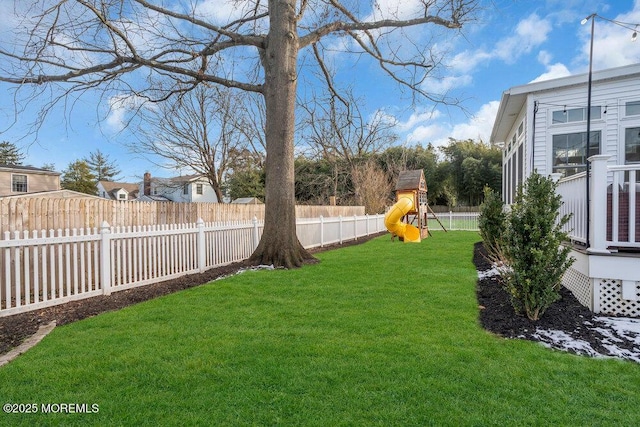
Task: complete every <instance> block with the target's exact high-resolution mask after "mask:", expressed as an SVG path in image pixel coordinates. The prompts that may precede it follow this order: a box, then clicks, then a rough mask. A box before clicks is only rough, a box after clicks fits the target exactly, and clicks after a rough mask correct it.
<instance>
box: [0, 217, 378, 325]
mask: <svg viewBox="0 0 640 427" xmlns="http://www.w3.org/2000/svg"><path fill="white" fill-rule="evenodd" d="M262 228H263V223H262V221H258V220H257V219H254V220H253V221H243V222H225V223H208V224H205V223H204V222H203V221H202V220H199V221H198V222H197V223H195V224H180V225H159V226H134V227H110V226H109V224H107V223H106V222H105V223H103V224H102V227H101V228H99V229H98V228H93V229H86V230H85V229H80V230H77V229H73V230H68V229H67V230H64V231H62V230H57V231H56V232H54V231H53V230H49V231H48V232H46V231H45V230H42V231H40V232H38V231H33V232H28V231H24V232H14V233H10V232H8V231H7V232H5V233H4V239H3V240H0V275H1V276H0V317H2V316H8V315H11V314H16V313H21V312H26V311H30V310H35V309H39V308H44V307H48V306H53V305H57V304H62V303H65V302H68V301H73V300H79V299H83V298H89V297H92V296H97V295H109V294H111V292H114V291H119V290H124V289H129V288H133V287H137V286H143V285H147V284H151V283H155V282H160V281H164V280H169V279H172V278H176V277H179V276H183V275H186V274H191V273H198V272H203V271H205V270H208V269H210V268H213V267H219V266H223V265H226V264H230V263H232V262H237V261H242V260H245V259H247V258H248V257H249V256H250V255H251V253H252V252H253V250H254V249H255V247H256V246H257V244H258V242H259V240H260V236H261V234H262ZM384 230H385V227H384V215H374V216H368V215H365V216H352V217H344V218H342V217H338V218H323V217H320V218H317V219H300V220H298V223H297V233H298V238H299V240H300V242H301V243H302V245H303V246H304V247H305V248H312V247H319V246H324V245H329V244H334V243H342V242H344V241H348V240H354V239H357V238H359V237H363V236H367V235H370V234H376V233H378V232H381V231H384Z"/></svg>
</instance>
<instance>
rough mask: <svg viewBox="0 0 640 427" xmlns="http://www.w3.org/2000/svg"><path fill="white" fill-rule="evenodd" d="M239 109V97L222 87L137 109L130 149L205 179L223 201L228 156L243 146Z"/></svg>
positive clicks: (203, 88) (241, 105) (197, 90)
mask: <svg viewBox="0 0 640 427" xmlns="http://www.w3.org/2000/svg"><path fill="white" fill-rule="evenodd" d="M243 108H244V99H243V97H242V93H234V92H233V91H232V90H231V89H229V88H226V87H224V86H214V87H212V88H208V87H206V86H203V85H201V86H198V87H196V88H195V89H194V90H192V91H190V92H187V93H185V94H184V95H182V96H179V97H176V98H175V99H171V100H169V101H167V102H164V103H154V104H151V105H147V106H146V107H145V108H141V109H140V110H139V115H138V119H139V125H138V131H137V132H136V135H137V136H138V138H137V141H136V142H135V143H132V144H129V148H130V150H131V151H133V152H136V153H140V154H149V153H152V154H155V155H158V156H159V157H161V158H163V159H164V160H168V161H169V164H168V165H167V164H166V163H164V164H160V165H159V166H163V167H167V166H168V167H171V168H176V169H188V170H190V171H191V172H192V173H196V174H202V175H205V176H206V177H207V179H208V180H209V184H211V187H212V188H213V190H214V191H215V193H216V197H217V199H218V201H219V202H222V199H223V194H222V182H223V180H224V175H225V172H226V170H227V167H228V164H229V156H230V154H231V153H233V152H234V150H236V149H238V148H239V147H240V146H241V145H244V144H247V142H245V141H246V140H245V134H246V132H244V131H241V130H240V129H241V128H242V127H243V125H242V124H240V123H241V122H240V120H241V118H242V117H244V116H245V114H243ZM251 142H253V141H249V143H251Z"/></svg>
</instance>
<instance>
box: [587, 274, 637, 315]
mask: <svg viewBox="0 0 640 427" xmlns="http://www.w3.org/2000/svg"><path fill="white" fill-rule="evenodd" d="M595 292H596V293H597V300H598V304H597V305H598V307H597V309H598V310H597V312H599V313H601V314H611V315H615V316H626V317H640V301H637V300H636V301H633V300H626V299H623V298H622V281H621V280H615V279H595ZM636 295H638V296H640V288H639V287H638V285H637V284H636Z"/></svg>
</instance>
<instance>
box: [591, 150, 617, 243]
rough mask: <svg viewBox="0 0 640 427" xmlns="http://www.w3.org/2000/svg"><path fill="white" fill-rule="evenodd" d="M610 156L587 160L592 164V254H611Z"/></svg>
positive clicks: (592, 157)
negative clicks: (609, 220) (608, 193)
mask: <svg viewBox="0 0 640 427" xmlns="http://www.w3.org/2000/svg"><path fill="white" fill-rule="evenodd" d="M610 157H611V156H610V155H609V154H598V155H596V156H591V157H589V158H588V159H587V161H589V162H590V163H591V179H590V181H591V185H590V188H589V199H590V202H589V206H588V209H589V216H590V219H589V224H588V225H587V226H588V227H589V236H590V237H591V238H590V240H591V246H590V247H589V249H587V252H590V253H609V251H608V250H607V243H606V241H607V160H609V158H610Z"/></svg>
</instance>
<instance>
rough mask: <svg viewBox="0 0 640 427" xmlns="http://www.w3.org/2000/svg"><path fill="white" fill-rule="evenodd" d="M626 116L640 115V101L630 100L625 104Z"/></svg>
mask: <svg viewBox="0 0 640 427" xmlns="http://www.w3.org/2000/svg"><path fill="white" fill-rule="evenodd" d="M624 114H625V116H638V115H640V101H630V102H627V103H626V104H625V111H624Z"/></svg>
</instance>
